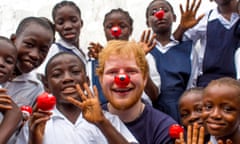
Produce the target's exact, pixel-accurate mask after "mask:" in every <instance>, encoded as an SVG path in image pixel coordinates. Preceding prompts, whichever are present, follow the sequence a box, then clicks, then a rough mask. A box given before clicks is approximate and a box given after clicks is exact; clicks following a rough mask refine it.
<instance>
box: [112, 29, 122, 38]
mask: <svg viewBox="0 0 240 144" xmlns="http://www.w3.org/2000/svg"><path fill="white" fill-rule="evenodd" d="M121 33H122V30H121V28H120V27H118V26H114V27H112V28H111V34H112V36H114V37H119V36H120V35H121Z"/></svg>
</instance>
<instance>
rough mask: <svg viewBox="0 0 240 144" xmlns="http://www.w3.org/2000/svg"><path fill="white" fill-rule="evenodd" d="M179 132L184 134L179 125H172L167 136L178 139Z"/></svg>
mask: <svg viewBox="0 0 240 144" xmlns="http://www.w3.org/2000/svg"><path fill="white" fill-rule="evenodd" d="M181 132H184V129H183V127H182V126H180V125H179V124H173V125H171V126H170V128H169V136H170V137H171V138H173V139H178V138H179V137H180V133H181Z"/></svg>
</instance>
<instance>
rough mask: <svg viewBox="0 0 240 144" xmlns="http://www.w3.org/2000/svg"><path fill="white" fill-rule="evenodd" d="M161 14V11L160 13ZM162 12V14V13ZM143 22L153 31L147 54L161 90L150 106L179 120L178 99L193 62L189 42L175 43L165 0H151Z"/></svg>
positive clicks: (171, 15)
mask: <svg viewBox="0 0 240 144" xmlns="http://www.w3.org/2000/svg"><path fill="white" fill-rule="evenodd" d="M162 13H164V14H162ZM162 15H163V16H162ZM146 20H147V25H148V26H149V27H151V29H152V30H153V31H154V33H156V35H157V36H156V41H157V44H156V46H155V47H154V48H153V49H152V50H151V51H150V53H149V54H148V55H147V59H148V61H149V62H151V65H154V66H155V67H157V70H158V71H157V73H158V74H159V75H160V77H161V88H160V89H161V91H160V95H159V96H158V99H157V100H156V101H155V102H154V107H155V108H157V109H159V110H160V111H163V112H165V113H166V114H168V115H170V116H171V117H173V118H174V119H175V120H176V121H178V122H179V123H180V115H179V111H178V100H179V97H180V96H181V95H182V93H183V92H184V91H185V90H186V88H187V86H188V82H189V79H190V76H191V67H192V65H194V63H193V61H192V59H191V58H192V57H194V54H195V50H194V49H192V42H191V41H186V42H179V41H177V40H175V39H174V38H173V36H172V24H173V22H175V21H176V15H175V13H174V10H173V7H172V5H171V4H170V3H169V2H168V1H167V0H153V1H152V2H150V3H149V5H148V7H147V9H146Z"/></svg>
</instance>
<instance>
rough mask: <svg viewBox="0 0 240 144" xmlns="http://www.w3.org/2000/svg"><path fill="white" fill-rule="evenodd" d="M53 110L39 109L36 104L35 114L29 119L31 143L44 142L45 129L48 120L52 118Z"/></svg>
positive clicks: (39, 143)
mask: <svg viewBox="0 0 240 144" xmlns="http://www.w3.org/2000/svg"><path fill="white" fill-rule="evenodd" d="M51 114H52V113H51V112H49V111H42V110H40V109H37V106H36V105H35V106H34V108H33V114H32V115H31V117H30V119H29V144H42V143H43V136H44V130H45V126H46V123H47V121H48V120H49V119H50V116H51Z"/></svg>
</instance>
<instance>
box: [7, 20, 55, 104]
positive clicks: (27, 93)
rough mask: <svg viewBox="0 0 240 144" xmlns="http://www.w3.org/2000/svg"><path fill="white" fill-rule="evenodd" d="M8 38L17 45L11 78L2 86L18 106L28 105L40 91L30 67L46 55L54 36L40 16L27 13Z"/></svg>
mask: <svg viewBox="0 0 240 144" xmlns="http://www.w3.org/2000/svg"><path fill="white" fill-rule="evenodd" d="M11 40H12V41H13V42H14V44H15V46H16V47H17V50H18V58H17V64H16V69H15V71H14V72H15V78H14V79H13V80H12V81H11V82H9V83H8V84H7V86H6V88H7V89H8V94H9V95H10V96H11V97H12V99H13V100H14V102H15V103H17V105H18V106H22V105H31V106H32V105H33V103H34V102H35V99H36V97H37V96H38V95H39V94H40V93H42V92H43V86H42V84H41V82H40V81H38V79H37V77H36V75H35V74H34V73H33V70H34V69H35V68H37V67H38V66H39V65H40V64H41V63H42V62H43V60H44V58H45V57H46V55H47V53H48V50H49V48H50V46H51V44H52V42H53V40H54V32H53V30H52V27H51V26H50V24H49V23H48V22H46V21H45V20H43V19H42V18H37V17H27V18H25V19H23V20H22V21H21V22H20V24H19V25H18V28H17V30H16V33H15V34H14V35H12V37H11Z"/></svg>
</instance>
